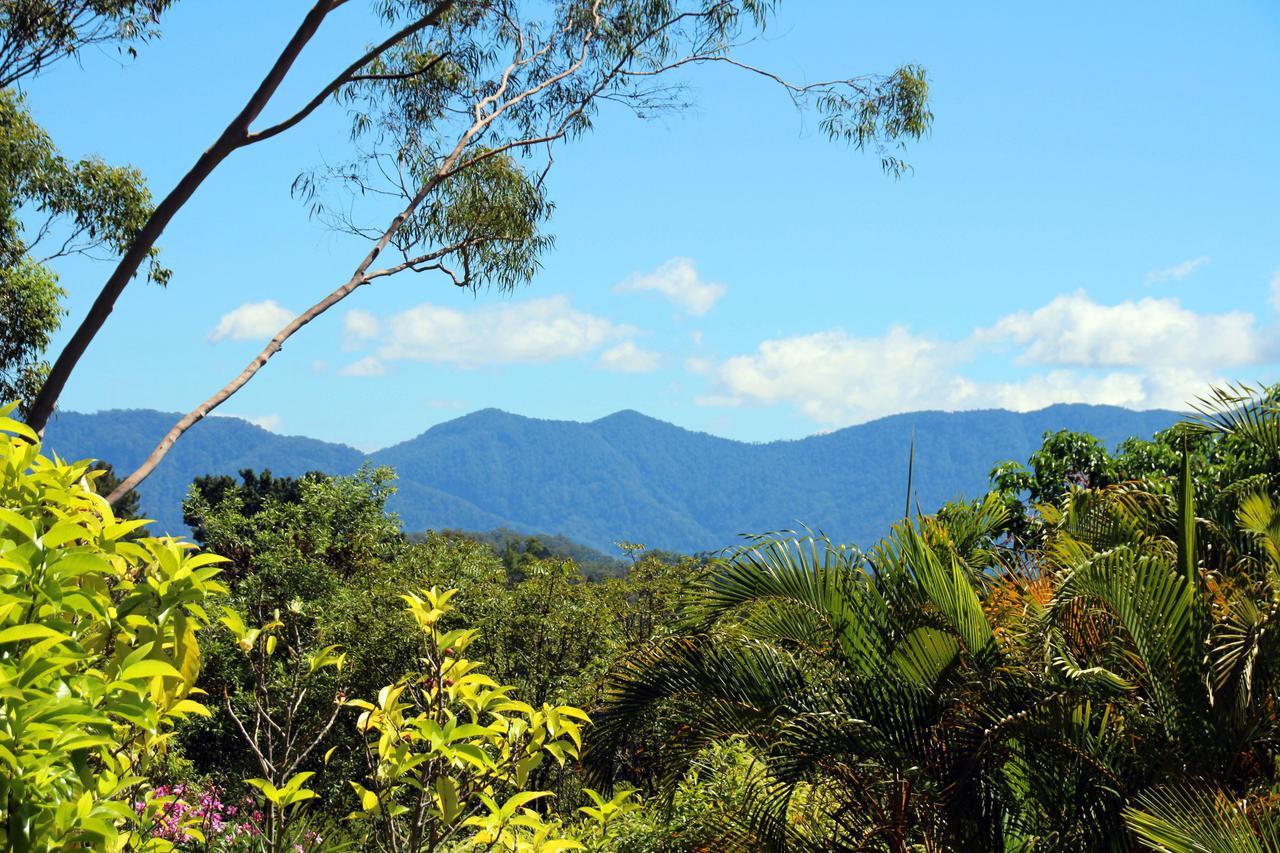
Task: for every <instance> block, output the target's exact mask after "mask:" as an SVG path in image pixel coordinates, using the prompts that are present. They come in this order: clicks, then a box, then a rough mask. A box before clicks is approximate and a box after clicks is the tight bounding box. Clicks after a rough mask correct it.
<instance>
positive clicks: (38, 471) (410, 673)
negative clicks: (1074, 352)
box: [0, 396, 1280, 851]
mask: <svg viewBox="0 0 1280 853" xmlns="http://www.w3.org/2000/svg"><path fill="white" fill-rule="evenodd" d="M1274 399H1275V398H1274V397H1271V396H1264V397H1262V398H1257V399H1253V400H1242V399H1236V398H1231V397H1224V398H1223V400H1221V401H1220V403H1221V404H1220V405H1219V406H1218V408H1217V409H1216V410H1215V411H1214V413H1213V415H1212V417H1209V418H1205V419H1203V420H1201V421H1200V422H1199V423H1197V424H1186V425H1181V426H1179V427H1177V428H1174V429H1169V430H1165V431H1162V432H1160V433H1158V434H1157V435H1156V436H1155V437H1154V438H1153V439H1151V440H1138V439H1135V440H1130V441H1127V442H1125V443H1123V444H1122V445H1121V446H1120V447H1119V448H1118V449H1117V450H1116V451H1115V452H1108V450H1107V449H1106V447H1105V446H1104V445H1103V443H1101V442H1099V441H1098V440H1097V439H1095V438H1093V437H1092V436H1089V435H1087V434H1083V433H1075V432H1070V431H1060V432H1057V433H1053V434H1050V435H1048V436H1047V437H1046V438H1045V440H1044V442H1043V443H1042V445H1041V446H1040V447H1039V448H1038V449H1037V450H1035V451H1034V452H1032V453H1031V454H1029V456H1028V457H1027V460H1026V462H1024V463H1017V462H1005V463H998V464H996V465H995V466H994V469H993V470H992V472H991V488H990V490H989V491H988V492H987V494H986V495H985V496H984V497H982V498H978V499H975V500H972V501H954V502H950V503H946V504H944V505H942V506H941V507H940V508H939V509H938V511H937V512H936V513H934V514H931V515H915V514H913V515H912V517H910V518H906V519H900V520H899V521H898V522H897V523H895V524H894V525H893V526H892V529H891V530H888V531H886V536H885V537H883V538H882V539H881V540H880V541H879V542H878V543H877V544H876V545H875V546H874V547H872V548H869V549H866V550H859V549H856V548H852V547H849V546H845V545H841V544H838V543H836V542H834V541H832V540H829V539H825V538H822V537H791V536H788V535H783V534H767V535H762V536H759V537H757V538H755V539H753V540H751V541H749V542H747V543H746V544H744V545H740V546H737V547H735V548H733V549H732V550H729V551H727V552H725V553H724V555H723V556H720V557H715V558H710V559H708V558H704V559H692V558H671V557H670V555H663V554H656V553H651V552H647V551H645V550H644V549H643V547H642V546H631V545H625V547H626V549H627V553H628V558H627V562H626V565H625V567H624V571H623V572H622V573H621V574H620V576H616V577H603V576H600V575H595V573H593V572H590V571H584V568H583V567H582V566H580V565H578V564H577V563H575V562H574V560H572V559H569V558H566V557H564V556H562V555H560V554H556V553H553V551H552V547H550V546H546V545H542V544H539V542H538V541H537V540H536V538H531V537H524V538H521V537H522V534H517V533H514V532H512V531H497V532H495V533H493V534H491V535H489V536H488V537H485V541H480V540H479V539H477V538H475V537H472V536H464V535H459V534H457V533H453V532H450V533H443V532H442V533H427V534H414V535H406V534H405V533H404V530H403V525H402V522H401V520H400V519H399V518H398V517H397V516H396V515H395V514H393V513H391V512H389V510H388V505H389V500H390V498H391V496H392V494H393V492H394V489H395V479H394V475H393V473H392V472H391V471H390V470H389V469H386V468H374V467H371V466H366V467H363V468H361V469H360V470H359V471H357V472H356V473H355V474H352V475H347V476H330V475H326V474H320V473H312V474H306V475H304V476H301V477H296V478H293V477H277V476H273V475H266V474H254V473H252V472H246V474H245V475H244V476H242V477H239V478H230V477H225V476H212V477H205V478H201V479H199V480H197V481H196V482H195V483H194V484H193V486H192V488H191V489H190V492H189V494H188V496H187V499H186V501H185V505H184V512H185V517H186V518H187V521H188V523H189V524H190V526H191V528H192V530H193V531H194V532H195V535H196V539H197V545H198V550H186V549H185V547H184V546H182V545H180V544H179V543H176V542H174V541H173V540H167V539H148V538H145V536H144V537H143V538H139V533H140V531H139V530H138V529H137V524H139V523H138V522H133V523H128V522H117V521H115V520H114V518H115V517H114V514H113V513H112V512H111V510H110V509H109V508H108V507H107V505H106V504H105V503H103V502H102V501H101V499H100V498H98V497H97V496H96V495H95V494H94V492H93V490H92V488H91V487H90V486H91V483H92V480H93V479H94V478H95V477H99V476H101V474H92V475H88V476H86V469H85V467H84V466H83V465H55V464H53V463H51V462H49V461H48V460H45V459H43V458H42V457H40V456H38V455H36V454H37V453H38V445H37V444H33V443H32V442H33V441H34V435H33V434H31V433H29V432H27V431H26V430H25V428H24V427H23V426H21V425H20V424H18V423H16V422H14V421H9V420H5V421H4V422H3V423H2V424H0V427H2V428H3V429H4V431H5V433H6V435H7V438H6V440H5V442H4V444H3V449H4V453H5V464H4V466H3V467H2V468H0V470H2V471H3V472H4V478H5V479H4V481H3V489H4V500H5V506H6V507H12V509H5V510H4V512H3V513H2V514H0V560H3V561H4V563H3V565H5V566H6V567H8V572H7V573H6V574H4V575H2V576H0V581H2V582H3V588H0V593H2V594H3V596H4V599H3V601H4V602H8V604H7V605H5V606H4V608H3V611H0V612H3V613H4V617H3V618H4V622H3V624H2V625H0V643H2V644H3V646H4V652H5V654H4V657H3V658H2V659H0V665H3V666H5V667H7V669H6V670H5V673H6V679H7V681H6V683H8V684H11V685H15V688H14V689H11V690H9V691H8V692H7V693H5V694H4V695H3V697H2V699H0V701H3V702H4V703H5V704H4V706H3V708H0V711H3V713H4V715H5V716H4V719H6V720H12V721H14V722H15V725H10V726H7V727H5V728H4V729H3V730H2V731H0V760H3V761H4V762H5V766H6V767H7V768H8V769H7V771H6V775H5V776H4V783H3V784H4V786H5V788H4V790H3V791H0V793H2V794H3V795H4V797H5V800H4V801H5V802H6V803H8V804H9V808H8V811H7V812H6V823H5V826H4V831H5V832H7V833H8V837H9V838H10V839H19V840H20V842H21V843H20V844H19V845H17V846H20V847H22V849H55V848H56V849H61V848H60V846H59V845H61V844H62V843H63V842H64V841H66V840H67V839H72V840H75V843H81V844H85V845H88V846H104V847H108V848H110V849H170V848H172V847H174V846H176V847H177V848H178V849H190V850H195V849H216V850H240V849H270V850H284V849H295V845H296V846H300V847H301V848H302V849H304V850H330V849H427V850H436V849H439V850H451V849H474V848H477V847H478V848H483V849H503V850H546V851H552V850H568V849H587V850H602V851H647V850H653V851H659V850H744V851H745V850H762V849H776V850H815V851H816V850H843V849H850V850H853V849H859V850H887V851H898V850H911V849H933V850H952V849H958V850H1010V851H1011V850H1029V849H1071V850H1086V849H1087V850H1095V849H1097V850H1104V849H1106V850H1130V849H1158V850H1174V851H1183V850H1186V851H1191V850H1204V849H1211V850H1253V849H1272V848H1269V847H1265V846H1264V847H1256V846H1251V845H1256V844H1258V843H1264V844H1265V843H1273V842H1274V841H1275V840H1276V838H1277V837H1280V836H1278V833H1280V823H1278V821H1280V815H1278V814H1277V813H1276V811H1275V806H1274V804H1273V797H1272V794H1271V791H1272V790H1273V786H1275V785H1276V784H1278V783H1280V779H1278V778H1277V776H1276V774H1277V770H1276V768H1277V767H1278V766H1280V763H1278V762H1277V758H1278V757H1280V755H1278V754H1277V752H1276V747H1275V744H1276V742H1277V741H1276V736H1277V734H1278V733H1280V717H1278V716H1277V713H1276V710H1275V709H1276V708H1277V707H1280V705H1278V704H1277V699H1280V696H1278V695H1277V688H1278V684H1277V677H1278V676H1280V647H1278V646H1277V645H1276V643H1275V642H1274V641H1273V640H1272V639H1271V637H1272V633H1271V632H1270V631H1269V630H1268V623H1269V620H1270V619H1271V616H1272V614H1273V611H1274V610H1275V608H1276V607H1277V605H1276V603H1275V602H1276V601H1280V598H1278V597H1277V596H1280V592H1277V590H1280V533H1277V531H1280V505H1277V504H1276V497H1275V496H1276V489H1277V486H1278V485H1280V407H1278V406H1276V404H1275V403H1274ZM1242 406H1243V408H1242ZM913 503H914V501H913ZM495 545H496V546H498V547H497V548H496V549H495ZM552 545H554V546H556V547H568V545H566V544H565V543H557V542H553V543H552ZM726 545H732V543H726ZM215 554H216V555H218V556H217V557H215V556H213V555H215ZM197 567H198V568H197ZM593 575H594V576H595V577H596V578H597V579H593ZM92 596H98V597H99V599H100V601H101V602H102V604H101V605H98V604H93V601H94V600H95V599H94V598H93V597H92ZM174 596H176V598H174ZM107 602H111V606H110V607H107V606H106V603H107ZM167 602H169V603H167ZM175 606H176V607H179V608H180V609H179V610H174V609H173V608H174V607H175ZM124 613H128V614H130V615H129V616H127V617H124V616H121V615H118V614H124ZM178 613H181V614H184V615H181V616H177V615H174V616H170V615H166V614H178ZM122 619H123V621H116V620H122ZM174 619H177V621H176V622H175V621H173V620H174ZM106 637H114V638H115V640H114V641H113V643H107V644H104V643H103V641H102V640H103V638H106ZM4 661H7V663H4ZM18 723H20V724H18ZM78 768H79V769H78ZM81 769H83V770H86V771H89V772H88V775H85V773H84V772H81ZM103 774H107V775H106V776H104V775H103ZM111 774H115V775H111ZM93 779H98V780H103V779H107V780H111V781H109V783H106V784H104V783H103V782H102V781H98V782H93V784H90V781H91V780H93ZM19 815H21V819H20V821H19V818H18V816H19ZM1206 838H1208V839H1210V840H1211V841H1212V846H1207V847H1206V846H1203V840H1204V839H1206ZM55 839H57V841H55ZM11 843H12V842H11ZM113 845H114V846H113ZM206 845H207V846H206Z"/></svg>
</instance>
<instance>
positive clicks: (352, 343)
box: [342, 308, 379, 349]
mask: <svg viewBox="0 0 1280 853" xmlns="http://www.w3.org/2000/svg"><path fill="white" fill-rule="evenodd" d="M378 329H379V324H378V318H377V317H375V316H374V315H372V314H370V313H369V312H368V311H362V310H360V309H359V308H352V309H351V310H350V311H348V312H347V313H346V315H345V316H343V318H342V344H343V347H344V348H346V349H359V348H360V347H361V346H363V345H364V344H365V343H367V342H368V341H370V340H372V339H373V338H376V337H377V336H378Z"/></svg>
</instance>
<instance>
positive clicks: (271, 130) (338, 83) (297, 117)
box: [245, 0, 456, 145]
mask: <svg viewBox="0 0 1280 853" xmlns="http://www.w3.org/2000/svg"><path fill="white" fill-rule="evenodd" d="M455 2H456V0H440V2H439V3H437V4H436V6H435V8H434V9H432V10H431V11H430V12H429V13H427V14H426V15H423V16H422V17H421V18H419V19H418V20H416V21H414V22H413V23H411V24H409V25H407V26H405V27H402V28H401V29H400V30H398V31H397V32H395V33H392V34H391V35H390V36H388V37H387V38H385V39H383V40H382V41H381V42H380V43H378V44H377V45H376V46H374V47H372V48H370V49H369V50H368V51H366V52H365V54H364V56H361V57H360V58H359V59H357V60H356V61H355V62H353V63H351V64H350V65H348V66H347V67H346V68H345V69H344V70H343V71H342V73H341V74H339V75H338V76H337V77H334V78H333V80H331V81H330V82H329V84H328V85H327V86H325V87H324V88H323V89H321V90H320V91H319V92H318V93H317V94H316V96H315V97H314V98H312V99H311V100H310V101H308V102H307V103H306V105H304V106H303V107H302V109H300V110H298V111H297V112H296V113H294V114H293V115H291V116H289V117H288V118H287V119H285V120H284V121H282V122H279V123H278V124H274V125H272V126H271V127H268V128H265V129H263V130H259V131H255V132H253V133H250V134H249V135H248V137H247V138H246V140H245V143H246V144H249V145H251V144H253V143H255V142H261V141H262V140H264V139H270V138H271V137H273V136H276V135H277V134H280V133H284V132H285V131H286V130H288V129H289V128H291V127H293V126H294V125H296V124H298V123H299V122H300V121H302V120H303V119H305V118H306V117H307V116H309V115H311V114H312V113H313V112H315V111H316V109H318V108H319V106H320V105H321V104H323V103H324V102H325V101H326V100H327V99H328V98H329V97H330V96H331V95H333V93H335V92H337V91H338V90H339V89H341V88H342V87H343V86H345V85H347V84H348V83H352V82H355V81H357V80H383V79H386V80H391V79H407V78H408V77H411V76H414V75H415V74H420V73H426V72H427V71H430V70H431V69H432V68H434V67H435V66H436V64H437V63H439V62H440V60H441V59H443V58H444V57H443V56H438V57H436V58H435V59H433V60H432V61H431V63H430V64H429V65H428V66H427V67H426V68H422V69H419V70H418V71H416V72H413V73H412V74H407V75H401V76H397V75H386V76H382V75H376V74H371V75H360V74H359V71H360V69H361V68H364V67H365V66H366V65H368V64H369V63H370V62H372V61H373V60H375V59H377V58H378V57H379V56H381V55H382V54H384V53H386V52H387V51H388V50H390V49H391V48H393V47H395V46H396V45H397V44H399V43H400V42H402V41H404V40H405V39H407V38H408V37H409V36H411V35H414V34H415V33H418V32H421V31H422V30H424V29H426V28H427V27H432V26H435V25H436V24H437V23H439V21H440V18H441V17H442V16H443V15H444V14H445V13H446V12H448V11H449V9H450V8H452V6H453V5H454V3H455Z"/></svg>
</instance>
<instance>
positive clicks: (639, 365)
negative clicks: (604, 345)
mask: <svg viewBox="0 0 1280 853" xmlns="http://www.w3.org/2000/svg"><path fill="white" fill-rule="evenodd" d="M661 366H662V356H661V355H660V354H659V353H656V352H654V351H653V350H647V349H642V348H641V347H638V346H636V343H635V341H623V342H622V343H620V344H618V345H617V346H615V347H610V348H609V349H607V350H605V351H604V352H602V353H600V357H599V358H598V359H596V367H598V368H600V369H601V370H611V371H613V372H615V373H652V372H653V371H655V370H657V369H658V368H659V367H661Z"/></svg>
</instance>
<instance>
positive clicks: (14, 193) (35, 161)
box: [0, 0, 171, 408]
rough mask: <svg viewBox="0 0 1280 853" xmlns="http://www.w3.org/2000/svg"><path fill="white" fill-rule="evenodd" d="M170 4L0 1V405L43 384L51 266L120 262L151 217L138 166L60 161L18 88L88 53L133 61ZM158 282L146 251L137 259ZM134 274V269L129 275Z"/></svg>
mask: <svg viewBox="0 0 1280 853" xmlns="http://www.w3.org/2000/svg"><path fill="white" fill-rule="evenodd" d="M169 5H171V4H170V0H6V2H4V3H2V4H0V401H12V400H17V401H19V402H21V403H22V405H23V407H24V408H25V407H26V406H27V405H29V404H30V403H31V402H32V401H33V400H34V399H35V397H36V395H37V394H38V392H39V391H40V389H41V387H42V386H43V384H44V381H45V378H46V376H47V375H48V371H49V365H48V364H47V363H46V362H45V361H44V358H43V355H44V352H45V350H46V349H47V348H48V346H49V342H50V339H51V337H52V335H53V333H54V332H55V331H57V328H58V325H59V323H60V322H61V318H62V316H63V313H64V311H63V309H62V307H61V300H62V297H63V296H65V293H64V292H63V290H62V289H61V288H60V287H59V286H58V277H57V275H56V273H55V272H54V269H53V267H52V266H51V264H53V263H55V262H56V261H57V260H58V259H59V258H63V257H66V256H69V255H75V254H78V255H88V256H90V257H96V256H97V255H98V254H100V253H102V254H106V255H119V254H122V253H124V251H125V250H126V249H127V248H128V247H129V246H130V245H131V244H132V243H133V241H134V239H135V238H136V237H137V236H138V233H139V231H140V229H141V227H142V225H143V224H144V223H145V222H146V221H147V218H148V217H149V216H150V215H151V196H150V194H149V193H148V191H147V188H146V184H145V182H144V180H143V178H142V175H141V173H139V172H138V171H137V170H136V169H132V168H129V167H121V166H110V165H108V164H106V163H104V162H103V161H102V160H100V159H97V158H88V159H83V160H79V161H73V160H68V159H67V158H66V157H64V156H63V155H62V154H61V153H59V151H58V150H57V148H56V146H55V145H54V143H53V141H52V140H51V139H50V138H49V136H48V134H46V133H45V132H44V130H43V129H41V127H40V126H39V125H38V124H37V123H36V122H35V120H34V119H33V118H32V117H31V114H30V112H29V110H28V108H27V105H26V102H25V99H24V97H23V95H22V93H21V91H20V87H21V85H22V82H23V81H24V80H26V79H27V78H30V77H32V76H34V75H36V74H39V73H41V72H42V71H44V70H46V69H47V68H48V67H49V66H50V65H53V64H56V63H57V62H59V61H61V60H64V59H75V58H76V57H77V55H78V54H79V53H80V52H81V51H83V50H85V49H86V48H102V47H107V46H114V47H116V48H117V49H118V50H120V51H126V52H128V53H129V54H130V55H133V54H134V53H135V47H134V45H136V44H138V43H141V42H143V41H146V40H147V39H148V38H150V37H152V36H154V35H156V34H157V32H158V30H157V27H156V25H157V23H158V21H159V17H160V14H161V13H162V12H163V11H164V10H165V9H166V8H168V6H169ZM144 262H145V263H146V265H147V277H148V278H149V279H151V280H153V281H157V282H160V283H162V284H163V283H164V282H165V281H166V280H167V278H168V271H167V270H166V269H164V268H163V267H161V266H160V265H159V264H158V262H157V257H156V251H155V249H154V247H152V248H151V249H149V250H148V251H147V252H146V253H144V254H143V256H142V258H141V259H140V261H139V265H141V264H142V263H144ZM136 272H137V269H136V268H135V273H136Z"/></svg>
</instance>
